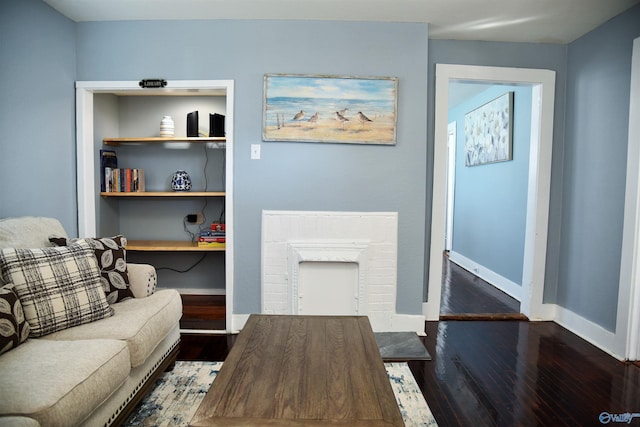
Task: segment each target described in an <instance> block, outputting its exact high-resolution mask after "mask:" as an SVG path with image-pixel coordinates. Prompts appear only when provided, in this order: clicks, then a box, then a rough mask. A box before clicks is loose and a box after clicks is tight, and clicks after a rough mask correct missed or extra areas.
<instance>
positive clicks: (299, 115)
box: [293, 110, 304, 121]
mask: <svg viewBox="0 0 640 427" xmlns="http://www.w3.org/2000/svg"><path fill="white" fill-rule="evenodd" d="M302 119H304V110H300V112H299V113H296V115H295V116H293V121H298V120H302Z"/></svg>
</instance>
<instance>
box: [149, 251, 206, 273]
mask: <svg viewBox="0 0 640 427" xmlns="http://www.w3.org/2000/svg"><path fill="white" fill-rule="evenodd" d="M207 255H208V254H206V253H205V254H203V255H202V256H201V257H200V259H199V260H198V261H196V262H195V264H193V265H192V266H191V267H189V268H187V269H186V270H178V269H175V268H171V267H157V268H156V270H169V271H173V272H176V273H188V272H189V271H191V270H193V269H194V268H195V267H196V266H197V265H198V264H200V263H201V262H202V261H203V260H204V259H205V258H206V257H207Z"/></svg>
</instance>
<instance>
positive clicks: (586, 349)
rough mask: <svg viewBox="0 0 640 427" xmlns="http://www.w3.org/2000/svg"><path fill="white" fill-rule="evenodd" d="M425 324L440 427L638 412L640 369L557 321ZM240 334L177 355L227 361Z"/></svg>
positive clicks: (428, 387)
mask: <svg viewBox="0 0 640 427" xmlns="http://www.w3.org/2000/svg"><path fill="white" fill-rule="evenodd" d="M425 326H426V333H427V336H426V337H423V338H422V340H423V342H424V344H425V346H426V347H427V349H428V350H429V352H430V353H431V356H432V358H433V359H432V360H431V361H426V362H425V361H410V362H409V367H410V368H411V371H412V372H413V375H414V377H415V378H416V381H417V383H418V385H419V387H420V389H421V390H422V393H423V395H424V397H425V400H426V401H427V403H428V405H429V407H430V408H431V411H432V412H433V414H434V417H435V419H436V421H437V422H438V425H439V426H441V427H445V426H591V425H592V426H597V425H601V424H600V422H599V420H598V417H599V416H600V414H601V413H603V412H607V413H610V414H624V413H634V412H635V413H638V412H640V367H639V366H636V365H634V364H633V363H623V362H620V361H618V360H616V359H614V358H613V357H611V356H609V355H608V354H606V353H604V352H603V351H601V350H599V349H598V348H596V347H594V346H592V345H591V344H589V343H587V342H586V341H584V340H582V339H580V338H578V337H577V336H576V335H574V334H572V333H571V332H569V331H567V330H565V329H564V328H562V327H560V326H558V325H557V324H555V323H552V322H526V321H503V322H494V321H440V322H426V325H425ZM235 337H236V336H235V335H183V337H182V343H181V350H180V355H179V356H178V359H179V360H208V361H213V360H220V361H222V360H224V359H225V357H226V355H227V353H228V352H229V350H230V349H231V347H232V346H233V343H234V341H235ZM634 423H635V424H640V419H634V420H633V423H632V424H631V425H633V424H634ZM613 425H615V424H613Z"/></svg>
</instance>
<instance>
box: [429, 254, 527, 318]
mask: <svg viewBox="0 0 640 427" xmlns="http://www.w3.org/2000/svg"><path fill="white" fill-rule="evenodd" d="M510 319H511V320H523V319H526V317H525V316H524V315H522V314H520V302H518V301H517V300H515V299H514V298H512V297H511V296H509V295H507V294H506V293H504V292H502V291H501V290H499V289H497V288H496V287H494V286H492V285H490V284H489V283H487V282H485V281H484V280H482V279H480V278H479V277H478V276H476V275H474V274H473V273H471V272H469V271H467V270H465V269H464V268H462V267H460V266H458V265H457V264H456V263H454V262H452V261H451V260H449V257H448V256H447V255H446V254H445V255H444V256H443V259H442V294H441V298H440V320H510Z"/></svg>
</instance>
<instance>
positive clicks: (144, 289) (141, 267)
mask: <svg viewBox="0 0 640 427" xmlns="http://www.w3.org/2000/svg"><path fill="white" fill-rule="evenodd" d="M127 270H128V272H129V283H130V284H131V292H133V296H135V297H136V298H145V297H148V296H149V295H151V294H153V293H154V292H155V291H156V285H157V283H158V276H157V275H156V269H155V268H154V267H153V266H152V265H149V264H132V263H127Z"/></svg>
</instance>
